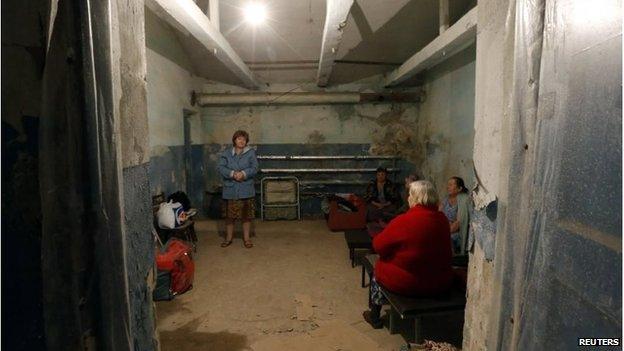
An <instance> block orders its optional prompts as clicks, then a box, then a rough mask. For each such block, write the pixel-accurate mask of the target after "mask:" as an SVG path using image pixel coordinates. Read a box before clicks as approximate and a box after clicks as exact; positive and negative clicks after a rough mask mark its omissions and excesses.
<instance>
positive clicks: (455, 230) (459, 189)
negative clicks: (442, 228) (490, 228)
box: [439, 177, 470, 255]
mask: <svg viewBox="0 0 624 351" xmlns="http://www.w3.org/2000/svg"><path fill="white" fill-rule="evenodd" d="M446 192H447V193H448V196H447V197H446V199H444V201H443V202H442V203H441V204H440V208H439V209H440V211H442V212H444V214H445V215H446V218H447V219H448V221H449V225H450V227H451V240H452V243H453V252H454V253H455V254H460V255H463V254H465V253H466V242H467V240H468V223H469V222H470V210H469V206H470V202H469V197H468V189H466V186H465V185H464V180H463V179H461V178H460V177H451V178H449V180H448V182H447V184H446Z"/></svg>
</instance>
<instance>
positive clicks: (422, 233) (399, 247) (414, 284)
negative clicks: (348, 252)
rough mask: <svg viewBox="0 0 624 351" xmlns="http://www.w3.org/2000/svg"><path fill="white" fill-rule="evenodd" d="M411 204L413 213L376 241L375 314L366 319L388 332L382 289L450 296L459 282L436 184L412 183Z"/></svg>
mask: <svg viewBox="0 0 624 351" xmlns="http://www.w3.org/2000/svg"><path fill="white" fill-rule="evenodd" d="M408 202H409V205H410V209H409V210H408V211H407V213H404V214H402V215H399V216H398V217H396V218H395V219H393V220H392V221H391V222H390V223H389V224H388V226H387V227H386V228H385V229H384V231H383V232H381V233H380V234H378V235H377V236H376V237H375V238H374V239H373V248H374V249H375V251H376V252H377V253H378V254H379V260H378V261H377V264H376V265H375V271H374V274H373V279H372V280H371V284H370V299H369V301H370V310H369V311H365V312H364V314H363V316H364V319H365V320H366V321H367V322H368V323H369V324H370V325H372V326H373V328H375V329H379V328H381V327H382V322H381V320H380V313H381V306H382V305H383V304H384V303H387V302H386V300H385V298H384V296H383V295H382V293H381V291H380V290H379V287H380V286H383V287H384V289H387V290H389V291H392V292H394V293H397V294H401V295H406V296H433V295H436V294H439V293H443V292H445V291H447V290H448V289H449V288H450V287H451V283H452V280H453V272H452V268H451V238H450V236H449V222H448V220H447V219H446V217H445V216H444V214H443V213H442V212H439V211H438V208H437V205H438V195H437V193H436V191H435V188H434V187H433V184H431V182H428V181H424V180H419V181H416V182H413V183H411V184H410V189H409V198H408Z"/></svg>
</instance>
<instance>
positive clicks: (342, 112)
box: [333, 105, 355, 122]
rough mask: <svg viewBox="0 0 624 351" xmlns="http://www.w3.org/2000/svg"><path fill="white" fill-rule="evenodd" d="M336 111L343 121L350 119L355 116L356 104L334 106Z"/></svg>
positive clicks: (339, 118)
mask: <svg viewBox="0 0 624 351" xmlns="http://www.w3.org/2000/svg"><path fill="white" fill-rule="evenodd" d="M333 108H334V111H336V113H337V114H338V120H339V121H341V122H344V121H348V120H350V119H351V118H352V117H353V116H355V106H354V105H337V106H334V107H333Z"/></svg>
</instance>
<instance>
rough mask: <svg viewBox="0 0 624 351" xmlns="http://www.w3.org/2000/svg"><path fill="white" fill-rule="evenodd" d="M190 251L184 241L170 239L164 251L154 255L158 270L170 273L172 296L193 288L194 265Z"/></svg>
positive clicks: (190, 248) (189, 247)
mask: <svg viewBox="0 0 624 351" xmlns="http://www.w3.org/2000/svg"><path fill="white" fill-rule="evenodd" d="M192 250H193V248H192V247H191V246H190V245H189V244H187V243H185V242H184V241H182V240H180V239H176V238H171V239H169V241H167V245H166V246H165V250H164V251H161V252H158V253H157V254H156V267H158V270H159V271H166V272H170V273H171V291H172V292H173V293H174V294H182V293H184V292H186V291H188V290H190V289H191V288H193V277H194V275H195V263H194V262H193V257H192V256H191V251H192Z"/></svg>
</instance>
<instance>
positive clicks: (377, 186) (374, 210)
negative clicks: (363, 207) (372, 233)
mask: <svg viewBox="0 0 624 351" xmlns="http://www.w3.org/2000/svg"><path fill="white" fill-rule="evenodd" d="M364 200H366V202H367V203H368V212H367V221H368V222H379V221H388V220H390V219H392V218H393V217H394V216H396V213H397V210H398V208H399V205H400V202H401V197H400V196H399V194H398V193H397V191H396V188H395V186H394V184H393V183H392V182H391V181H390V180H389V179H388V170H387V169H386V168H384V167H379V168H377V174H376V176H375V180H371V182H370V184H369V185H368V187H367V188H366V195H365V196H364Z"/></svg>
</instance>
